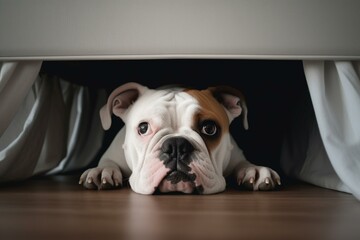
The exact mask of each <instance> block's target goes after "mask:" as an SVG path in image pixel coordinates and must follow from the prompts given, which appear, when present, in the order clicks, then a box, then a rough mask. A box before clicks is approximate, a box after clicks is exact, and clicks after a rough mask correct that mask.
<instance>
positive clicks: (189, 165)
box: [79, 82, 281, 194]
mask: <svg viewBox="0 0 360 240" xmlns="http://www.w3.org/2000/svg"><path fill="white" fill-rule="evenodd" d="M112 114H114V115H116V116H117V117H119V118H121V119H122V121H123V122H124V123H125V126H124V127H123V128H122V129H121V130H120V131H119V132H118V134H117V135H116V137H115V138H114V140H113V141H112V143H111V145H110V146H109V148H108V149H107V150H106V152H105V153H104V154H103V156H102V157H101V159H100V162H99V164H98V166H97V167H95V168H91V169H88V170H86V171H85V172H84V173H83V174H82V175H81V176H80V181H79V184H81V185H83V186H84V187H85V188H88V189H108V188H116V187H121V185H122V181H123V178H128V179H129V184H130V186H131V188H132V190H133V191H135V192H137V193H140V194H154V193H156V192H160V193H167V192H179V193H186V194H191V193H197V194H214V193H218V192H222V191H224V190H225V187H226V181H225V177H227V176H229V175H231V174H233V176H234V177H235V180H236V182H237V184H238V185H242V186H245V187H246V188H249V189H251V190H272V189H274V188H276V187H277V186H278V185H280V184H281V182H280V177H279V175H278V174H277V173H276V172H275V171H274V170H272V169H270V168H268V167H263V166H256V165H253V164H251V163H250V162H248V161H247V160H246V158H245V156H244V154H243V152H242V150H241V149H240V148H239V147H238V145H237V144H236V142H235V141H234V139H233V138H232V136H231V134H230V133H229V125H230V123H231V122H232V121H233V120H234V119H235V118H237V117H239V116H242V122H243V126H244V128H245V129H248V121H247V114H248V110H247V106H246V103H245V99H244V96H243V94H242V93H241V92H240V91H238V90H237V89H234V88H232V87H227V86H219V87H210V88H208V89H206V90H195V89H182V88H163V89H149V88H147V87H145V86H143V85H140V84H138V83H134V82H131V83H126V84H124V85H122V86H120V87H118V88H116V89H115V90H114V91H113V92H112V93H111V94H110V96H109V98H108V100H107V103H106V105H104V106H103V107H102V108H101V110H100V118H101V123H102V126H103V128H104V129H105V130H108V129H109V128H110V127H111V122H112Z"/></svg>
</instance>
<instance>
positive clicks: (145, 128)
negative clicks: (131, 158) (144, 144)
mask: <svg viewBox="0 0 360 240" xmlns="http://www.w3.org/2000/svg"><path fill="white" fill-rule="evenodd" d="M138 133H139V135H143V136H144V135H148V134H149V133H150V126H149V123H147V122H142V123H140V124H139V126H138Z"/></svg>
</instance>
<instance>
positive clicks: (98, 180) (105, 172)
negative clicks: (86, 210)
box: [79, 167, 122, 190]
mask: <svg viewBox="0 0 360 240" xmlns="http://www.w3.org/2000/svg"><path fill="white" fill-rule="evenodd" d="M79 184H81V185H83V186H84V187H85V188H87V189H98V190H104V189H112V188H117V187H121V185H122V174H121V172H120V169H119V168H115V167H96V168H90V169H88V170H86V171H85V172H84V173H83V174H82V175H81V176H80V180H79Z"/></svg>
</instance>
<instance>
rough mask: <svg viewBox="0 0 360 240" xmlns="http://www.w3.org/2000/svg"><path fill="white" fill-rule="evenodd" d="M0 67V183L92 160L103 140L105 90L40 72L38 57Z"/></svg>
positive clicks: (76, 166)
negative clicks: (100, 114)
mask: <svg viewBox="0 0 360 240" xmlns="http://www.w3.org/2000/svg"><path fill="white" fill-rule="evenodd" d="M0 66H1V69H0V181H10V180H20V179H25V178H28V177H30V176H33V175H35V174H40V173H46V172H49V171H50V170H51V172H50V173H55V172H64V171H71V170H75V169H79V168H82V167H85V166H86V165H87V164H89V163H90V162H91V161H92V160H93V159H94V157H95V155H96V154H97V152H98V150H99V149H100V147H101V144H102V140H103V130H102V129H101V124H100V122H99V117H98V110H99V109H100V106H101V105H102V104H103V103H104V102H105V101H106V99H105V93H104V92H100V91H99V92H96V93H92V92H91V91H90V90H89V89H87V88H85V87H81V86H77V85H74V84H71V83H69V82H65V81H63V80H61V79H59V78H57V77H50V76H46V75H44V76H39V70H40V67H41V62H40V61H34V62H31V61H24V62H3V63H1V65H0ZM89 129H91V131H89Z"/></svg>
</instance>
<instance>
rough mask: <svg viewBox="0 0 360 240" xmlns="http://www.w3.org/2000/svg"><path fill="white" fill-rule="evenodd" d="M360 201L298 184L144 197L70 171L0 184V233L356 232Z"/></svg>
mask: <svg viewBox="0 0 360 240" xmlns="http://www.w3.org/2000/svg"><path fill="white" fill-rule="evenodd" d="M359 222H360V202H359V201H357V200H356V199H355V198H354V197H353V196H352V195H349V194H345V193H340V192H336V191H331V190H327V189H322V188H318V187H315V186H312V185H307V184H303V183H295V184H289V185H286V186H283V187H282V189H280V190H278V191H272V192H251V191H238V190H236V189H231V188H230V189H227V190H226V191H225V192H223V193H220V194H215V195H207V196H200V195H179V194H176V195H152V196H144V195H140V194H137V193H134V192H132V191H131V190H130V189H129V188H124V189H121V190H112V191H90V190H85V189H83V188H82V187H81V186H79V185H77V178H75V177H74V176H58V177H51V178H38V179H32V180H28V181H24V182H20V183H16V184H8V185H2V186H0V239H2V240H5V239H6V240H7V239H9V240H10V239H64V240H68V239H156V240H161V239H185V240H187V239H224V240H225V239H246V240H248V239H360V225H359Z"/></svg>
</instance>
